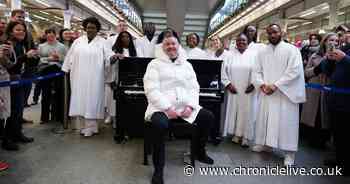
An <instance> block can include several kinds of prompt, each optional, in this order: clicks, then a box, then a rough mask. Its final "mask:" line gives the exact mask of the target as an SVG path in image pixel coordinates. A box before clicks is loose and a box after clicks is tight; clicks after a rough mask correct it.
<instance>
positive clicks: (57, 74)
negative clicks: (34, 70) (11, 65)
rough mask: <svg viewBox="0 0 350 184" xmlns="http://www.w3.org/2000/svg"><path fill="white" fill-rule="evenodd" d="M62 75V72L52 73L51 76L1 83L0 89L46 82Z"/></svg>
mask: <svg viewBox="0 0 350 184" xmlns="http://www.w3.org/2000/svg"><path fill="white" fill-rule="evenodd" d="M63 75H64V73H63V72H57V73H52V74H49V75H45V76H36V77H33V78H29V79H21V80H13V81H2V82H0V87H6V86H21V85H28V84H30V83H32V82H33V81H41V80H47V79H51V78H55V77H59V76H63Z"/></svg>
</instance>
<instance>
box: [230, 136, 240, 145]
mask: <svg viewBox="0 0 350 184" xmlns="http://www.w3.org/2000/svg"><path fill="white" fill-rule="evenodd" d="M239 141H240V138H239V137H237V136H233V137H232V142H234V143H236V144H239Z"/></svg>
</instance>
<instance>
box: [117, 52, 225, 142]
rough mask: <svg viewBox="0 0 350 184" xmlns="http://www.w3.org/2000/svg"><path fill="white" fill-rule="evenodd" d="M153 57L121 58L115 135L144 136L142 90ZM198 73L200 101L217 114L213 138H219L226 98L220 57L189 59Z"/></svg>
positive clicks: (145, 103) (143, 97)
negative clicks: (221, 109) (223, 105)
mask: <svg viewBox="0 0 350 184" xmlns="http://www.w3.org/2000/svg"><path fill="white" fill-rule="evenodd" d="M151 60H152V58H133V57H127V58H125V59H123V60H121V61H119V63H118V64H119V67H118V68H119V72H118V77H119V81H118V83H117V86H116V87H115V90H114V98H115V99H116V121H117V131H116V137H118V136H119V137H120V136H124V135H125V134H126V135H128V136H131V137H142V136H143V135H144V132H143V127H144V126H143V125H144V124H143V123H144V114H145V111H146V108H147V99H146V96H145V93H144V90H143V76H144V74H145V72H146V68H147V65H148V63H149V62H150V61H151ZM188 61H189V62H190V63H191V64H192V66H193V69H194V71H195V72H196V75H197V80H198V83H199V85H200V98H199V103H200V105H201V106H202V107H205V108H207V109H209V110H210V111H212V112H213V113H214V115H215V118H216V120H215V125H214V127H212V132H211V140H213V141H214V142H216V143H218V141H219V140H220V139H219V138H220V108H221V103H222V101H223V92H222V87H221V82H220V81H221V79H220V76H221V63H222V61H218V60H188Z"/></svg>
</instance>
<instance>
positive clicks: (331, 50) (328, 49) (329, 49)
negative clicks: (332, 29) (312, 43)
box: [327, 43, 335, 52]
mask: <svg viewBox="0 0 350 184" xmlns="http://www.w3.org/2000/svg"><path fill="white" fill-rule="evenodd" d="M334 50H335V45H334V44H332V43H330V44H328V48H327V51H328V52H334Z"/></svg>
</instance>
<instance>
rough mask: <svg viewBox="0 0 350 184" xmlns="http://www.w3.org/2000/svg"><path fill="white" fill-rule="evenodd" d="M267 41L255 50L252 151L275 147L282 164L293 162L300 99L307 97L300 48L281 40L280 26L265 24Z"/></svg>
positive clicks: (296, 143) (303, 99)
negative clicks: (255, 106) (280, 152)
mask: <svg viewBox="0 0 350 184" xmlns="http://www.w3.org/2000/svg"><path fill="white" fill-rule="evenodd" d="M267 35H268V39H269V42H270V43H269V45H268V46H266V47H265V48H264V49H262V50H261V52H259V53H258V59H257V63H256V66H255V69H254V73H253V83H254V86H255V88H256V89H260V91H261V95H260V100H261V101H260V105H259V108H258V114H257V122H256V132H255V133H256V135H255V136H256V137H255V143H256V146H254V147H253V151H263V150H267V149H266V148H277V149H280V150H283V151H284V152H285V159H284V164H285V165H293V164H294V158H295V152H296V151H297V150H298V134H299V103H303V102H305V101H306V97H305V81H304V74H303V73H304V71H303V62H302V58H301V54H300V51H299V50H298V48H296V47H295V46H293V45H291V44H289V43H286V42H284V41H283V40H282V39H281V38H282V32H281V28H280V27H279V25H277V24H272V25H270V26H269V27H268V28H267Z"/></svg>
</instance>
